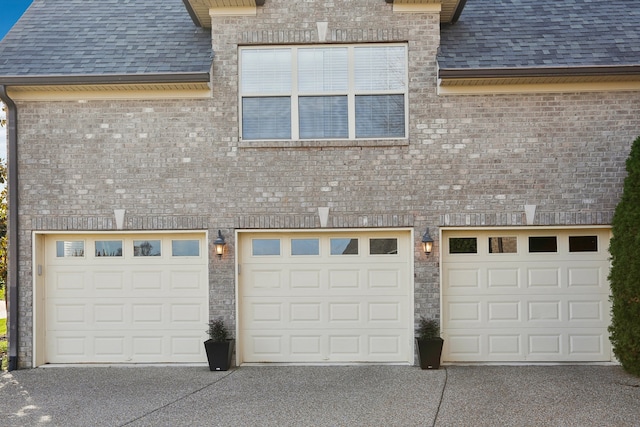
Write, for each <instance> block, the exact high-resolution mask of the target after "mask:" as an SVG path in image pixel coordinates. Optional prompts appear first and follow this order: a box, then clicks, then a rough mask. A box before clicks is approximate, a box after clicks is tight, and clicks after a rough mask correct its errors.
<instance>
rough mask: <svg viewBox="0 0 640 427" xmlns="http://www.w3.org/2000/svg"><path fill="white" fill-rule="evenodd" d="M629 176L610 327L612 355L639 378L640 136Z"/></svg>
mask: <svg viewBox="0 0 640 427" xmlns="http://www.w3.org/2000/svg"><path fill="white" fill-rule="evenodd" d="M626 166H627V177H626V178H625V180H624V188H623V191H622V197H621V199H620V202H619V203H618V205H617V206H616V210H615V213H614V215H613V222H612V232H613V237H612V239H611V244H610V246H609V252H610V253H611V271H610V273H609V282H610V285H611V305H612V306H611V326H609V333H610V338H611V344H612V345H613V353H614V354H615V355H616V357H617V358H618V360H619V361H620V363H621V364H622V367H623V368H624V369H625V370H626V371H627V372H629V373H631V374H634V375H637V376H640V137H638V138H637V139H636V140H635V141H634V142H633V145H632V146H631V153H630V154H629V158H628V159H627V163H626Z"/></svg>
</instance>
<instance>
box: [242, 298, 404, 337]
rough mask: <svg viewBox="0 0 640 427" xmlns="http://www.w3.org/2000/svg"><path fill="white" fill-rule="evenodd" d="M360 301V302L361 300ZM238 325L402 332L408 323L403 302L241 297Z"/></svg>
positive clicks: (378, 299)
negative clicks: (386, 329)
mask: <svg viewBox="0 0 640 427" xmlns="http://www.w3.org/2000/svg"><path fill="white" fill-rule="evenodd" d="M363 299H364V300H363ZM242 301H243V302H242V305H243V307H244V308H245V309H244V310H243V313H242V315H241V316H242V323H243V325H245V327H246V328H248V329H272V328H281V329H290V328H297V327H304V328H321V329H322V328H329V327H331V326H332V325H333V326H335V327H354V326H357V327H361V328H366V327H368V326H371V327H377V328H402V327H404V326H405V325H406V324H407V322H408V320H409V319H408V314H407V310H408V309H409V307H408V305H407V303H406V302H405V301H401V300H397V301H390V300H389V299H388V298H383V297H377V296H370V297H367V298H361V297H359V298H356V299H352V300H351V301H344V300H342V299H340V298H332V297H317V298H313V300H311V301H310V300H309V299H308V298H305V297H291V298H289V299H288V301H279V300H274V299H270V300H266V299H265V298H260V297H255V298H254V297H245V298H243V300H242Z"/></svg>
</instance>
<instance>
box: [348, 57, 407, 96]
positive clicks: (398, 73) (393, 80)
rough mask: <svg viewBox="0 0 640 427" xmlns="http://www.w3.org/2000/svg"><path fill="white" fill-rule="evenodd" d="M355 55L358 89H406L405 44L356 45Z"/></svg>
mask: <svg viewBox="0 0 640 427" xmlns="http://www.w3.org/2000/svg"><path fill="white" fill-rule="evenodd" d="M354 56H355V83H356V90H359V91H362V90H366V91H371V90H401V91H404V90H405V87H406V83H405V80H406V76H407V73H406V70H405V64H406V62H407V61H406V57H405V48H404V47H403V46H380V47H356V48H355V54H354Z"/></svg>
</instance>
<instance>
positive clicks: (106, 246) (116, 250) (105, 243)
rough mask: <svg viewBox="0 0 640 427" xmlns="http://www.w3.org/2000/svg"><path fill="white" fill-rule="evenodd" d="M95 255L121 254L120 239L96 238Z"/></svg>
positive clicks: (109, 255)
mask: <svg viewBox="0 0 640 427" xmlns="http://www.w3.org/2000/svg"><path fill="white" fill-rule="evenodd" d="M96 256H97V257H111V256H122V240H96Z"/></svg>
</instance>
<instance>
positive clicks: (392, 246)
mask: <svg viewBox="0 0 640 427" xmlns="http://www.w3.org/2000/svg"><path fill="white" fill-rule="evenodd" d="M397 253H398V239H371V240H369V254H370V255H392V254H393V255H395V254H397Z"/></svg>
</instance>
